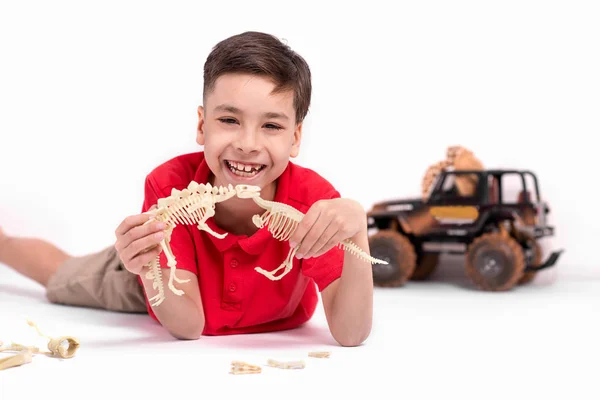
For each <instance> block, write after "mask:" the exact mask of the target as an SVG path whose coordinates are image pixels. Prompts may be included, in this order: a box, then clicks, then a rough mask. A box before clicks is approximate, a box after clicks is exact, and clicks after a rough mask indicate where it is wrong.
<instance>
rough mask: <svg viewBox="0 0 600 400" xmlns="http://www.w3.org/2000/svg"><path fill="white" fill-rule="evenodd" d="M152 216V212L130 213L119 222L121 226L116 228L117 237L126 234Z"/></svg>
mask: <svg viewBox="0 0 600 400" xmlns="http://www.w3.org/2000/svg"><path fill="white" fill-rule="evenodd" d="M150 218H152V215H151V214H136V215H130V216H129V217H127V218H125V219H124V220H123V221H122V222H121V223H120V224H119V226H118V227H117V229H115V236H117V238H118V237H119V236H122V235H124V234H126V233H127V232H129V231H130V230H131V229H132V228H135V227H136V226H139V225H142V224H144V223H145V222H147V221H148V220H149V219H150Z"/></svg>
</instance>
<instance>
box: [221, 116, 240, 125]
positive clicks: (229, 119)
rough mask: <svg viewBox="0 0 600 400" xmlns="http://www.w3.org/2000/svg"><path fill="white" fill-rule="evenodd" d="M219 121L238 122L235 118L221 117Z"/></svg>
mask: <svg viewBox="0 0 600 400" xmlns="http://www.w3.org/2000/svg"><path fill="white" fill-rule="evenodd" d="M219 121H221V122H222V123H224V124H228V125H231V124H235V123H236V122H237V121H236V120H235V119H234V118H219Z"/></svg>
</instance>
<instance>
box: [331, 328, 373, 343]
mask: <svg viewBox="0 0 600 400" xmlns="http://www.w3.org/2000/svg"><path fill="white" fill-rule="evenodd" d="M370 333H371V329H370V328H369V329H366V330H365V331H348V332H340V333H337V334H336V335H334V339H335V340H336V342H338V344H339V345H340V346H342V347H357V346H360V345H361V344H363V343H364V342H365V341H366V340H367V338H368V337H369V334H370Z"/></svg>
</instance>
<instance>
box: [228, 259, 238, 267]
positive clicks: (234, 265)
mask: <svg viewBox="0 0 600 400" xmlns="http://www.w3.org/2000/svg"><path fill="white" fill-rule="evenodd" d="M229 265H231V268H235V267H237V266H238V260H231V263H230V264H229Z"/></svg>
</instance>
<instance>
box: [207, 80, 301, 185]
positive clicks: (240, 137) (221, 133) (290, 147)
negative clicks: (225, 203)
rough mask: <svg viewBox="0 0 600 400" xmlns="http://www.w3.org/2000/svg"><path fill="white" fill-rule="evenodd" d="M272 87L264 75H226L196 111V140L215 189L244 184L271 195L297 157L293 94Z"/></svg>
mask: <svg viewBox="0 0 600 400" xmlns="http://www.w3.org/2000/svg"><path fill="white" fill-rule="evenodd" d="M274 87H275V84H274V83H273V82H271V81H270V80H268V79H266V78H263V77H259V76H255V75H247V74H225V75H222V76H221V77H219V78H218V79H217V81H216V82H215V85H214V88H213V90H212V91H211V92H210V93H208V94H207V95H206V98H205V104H204V107H202V106H200V107H198V116H199V121H198V133H197V138H196V141H197V142H198V144H200V145H203V146H204V154H205V158H206V162H207V164H208V166H209V167H210V169H211V171H212V172H213V174H214V175H215V181H214V185H215V186H219V185H223V186H227V185H229V184H232V185H234V186H235V185H236V184H249V185H256V186H260V187H261V188H262V191H263V193H264V194H267V193H269V194H274V186H275V183H274V182H275V180H276V179H277V178H278V177H279V175H281V173H282V172H283V171H284V170H285V168H286V166H287V164H288V161H289V158H290V157H296V156H297V155H298V152H299V148H300V138H301V133H302V124H296V122H295V121H296V115H295V110H294V96H293V92H292V91H286V92H282V93H272V90H273V88H274ZM265 192H267V193H265Z"/></svg>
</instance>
